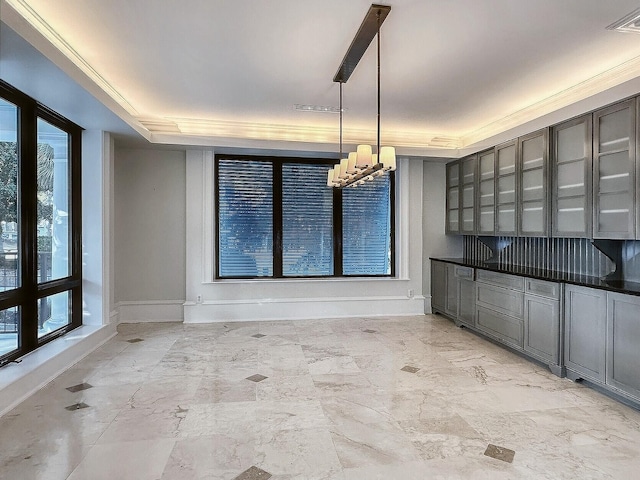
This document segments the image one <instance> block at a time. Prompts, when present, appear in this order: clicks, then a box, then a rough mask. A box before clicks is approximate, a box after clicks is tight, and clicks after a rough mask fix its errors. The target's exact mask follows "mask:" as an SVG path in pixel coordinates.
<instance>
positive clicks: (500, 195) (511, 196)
mask: <svg viewBox="0 0 640 480" xmlns="http://www.w3.org/2000/svg"><path fill="white" fill-rule="evenodd" d="M496 156H497V173H496V233H497V234H499V235H515V234H516V225H517V221H516V220H517V208H516V207H517V195H516V143H515V141H511V142H508V143H504V144H502V145H500V146H498V147H496Z"/></svg>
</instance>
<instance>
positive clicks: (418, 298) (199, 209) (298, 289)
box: [184, 150, 424, 322]
mask: <svg viewBox="0 0 640 480" xmlns="http://www.w3.org/2000/svg"><path fill="white" fill-rule="evenodd" d="M213 157H214V153H213V151H196V150H190V151H187V157H186V221H187V224H186V259H187V260H186V295H187V302H186V303H185V308H184V318H185V322H218V321H230V320H267V319H301V318H328V317H349V316H373V315H403V314H405V315H415V314H422V313H424V298H423V297H422V295H421V292H422V266H421V261H419V260H418V259H420V260H421V259H422V183H423V180H422V179H423V175H422V162H421V161H415V160H414V161H408V160H405V161H401V162H399V167H398V171H397V172H396V174H397V177H396V178H397V182H396V185H397V192H396V195H397V202H396V208H397V219H396V220H397V225H396V253H397V257H398V258H397V260H396V269H397V274H398V275H397V276H398V278H394V279H388V278H378V279H318V280H310V279H287V280H284V279H283V280H270V279H258V280H248V281H247V280H242V281H239V280H216V281H214V280H213V263H214V256H213V255H214V233H215V232H214V227H215V225H214V208H213Z"/></svg>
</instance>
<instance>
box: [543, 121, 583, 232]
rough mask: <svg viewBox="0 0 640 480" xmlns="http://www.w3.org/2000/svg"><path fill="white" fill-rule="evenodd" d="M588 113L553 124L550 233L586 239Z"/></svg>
mask: <svg viewBox="0 0 640 480" xmlns="http://www.w3.org/2000/svg"><path fill="white" fill-rule="evenodd" d="M592 125H593V123H592V116H591V114H589V115H585V116H584V117H580V118H576V119H574V120H570V121H568V122H564V123H561V124H560V125H556V126H555V127H553V132H552V136H553V156H552V158H553V161H552V165H551V178H552V194H551V201H552V217H553V218H552V221H551V223H552V236H554V237H573V238H590V237H591V235H592V229H591V218H592V211H593V202H592V199H591V191H592V176H593V169H592V167H593V156H592V143H591V138H592Z"/></svg>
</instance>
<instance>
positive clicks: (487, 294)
mask: <svg viewBox="0 0 640 480" xmlns="http://www.w3.org/2000/svg"><path fill="white" fill-rule="evenodd" d="M476 287H477V288H476V303H477V304H479V305H482V306H484V307H486V308H490V309H491V310H495V311H497V312H500V313H504V314H505V315H511V316H513V317H517V318H520V319H521V318H522V317H523V314H524V293H522V292H516V291H514V290H510V289H508V288H503V287H494V286H493V285H485V284H482V283H476Z"/></svg>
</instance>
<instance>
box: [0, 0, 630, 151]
mask: <svg viewBox="0 0 640 480" xmlns="http://www.w3.org/2000/svg"><path fill="white" fill-rule="evenodd" d="M0 1H1V2H2V3H3V4H6V5H8V6H9V7H11V9H13V10H14V11H15V13H16V14H17V15H19V16H20V17H22V18H23V19H24V21H26V22H27V23H28V24H29V25H30V26H31V27H32V28H33V29H34V30H35V31H37V32H38V33H39V34H41V35H42V36H43V38H44V39H45V40H46V41H47V42H49V43H50V44H51V45H52V46H53V47H54V48H55V49H56V50H57V51H58V52H60V53H61V54H62V55H63V56H64V57H65V58H66V59H67V60H68V61H70V62H71V63H72V64H73V65H75V66H76V67H77V68H78V69H79V70H80V71H81V72H82V73H83V74H84V75H86V76H87V78H88V79H89V80H90V81H91V82H93V84H94V85H95V86H97V88H98V89H99V90H100V91H102V92H104V93H105V94H106V95H107V96H108V98H110V99H111V100H112V101H114V102H116V104H117V105H119V106H120V107H121V108H122V109H123V110H124V112H122V111H120V112H115V113H116V114H118V115H119V116H120V117H121V118H122V119H123V120H124V121H125V122H127V123H128V124H129V125H131V126H132V127H134V128H135V129H136V130H138V131H140V130H144V131H146V135H145V137H147V139H148V140H149V141H150V142H152V143H175V144H197V145H199V144H207V143H208V144H210V143H211V142H212V141H214V140H215V141H220V140H222V141H223V142H226V143H230V142H231V143H234V142H235V141H238V140H245V141H248V142H252V141H260V142H290V143H299V144H329V145H335V144H337V143H338V131H337V129H336V128H333V127H318V126H304V125H299V124H296V125H278V124H272V123H251V122H235V121H224V120H207V119H197V118H165V117H161V116H158V117H142V116H140V115H139V113H138V111H137V109H136V108H135V106H133V105H132V104H131V103H130V102H129V101H128V100H127V99H126V98H125V97H124V95H122V94H121V93H120V92H119V91H118V90H117V89H116V88H115V87H114V86H113V85H111V84H110V83H109V82H108V81H107V80H106V79H105V78H104V77H103V76H102V75H101V74H100V73H99V72H97V71H96V70H95V69H94V68H93V67H92V66H91V65H90V64H89V63H88V62H87V61H86V60H85V59H84V58H83V57H82V56H81V55H80V54H79V53H78V52H77V51H76V50H75V49H74V48H73V47H72V46H71V45H70V44H69V43H68V42H67V41H66V40H65V39H64V38H63V37H62V36H61V35H60V34H59V33H58V32H57V31H56V30H54V29H53V28H52V27H51V25H49V24H48V23H47V22H46V21H45V20H44V19H43V18H42V17H41V16H40V15H39V14H38V13H37V12H36V11H35V10H34V9H33V8H32V7H31V6H30V5H29V4H28V2H27V1H26V0H0ZM638 76H640V57H636V58H633V59H631V60H629V61H627V62H625V63H623V64H621V65H618V66H616V67H613V68H611V69H609V70H607V71H605V72H602V73H600V74H598V75H595V76H593V77H591V78H589V79H587V80H585V81H583V82H581V83H579V84H577V85H574V86H572V87H569V88H567V89H565V90H563V91H561V92H558V93H556V94H554V95H551V96H549V97H547V98H545V99H543V100H540V101H539V102H536V103H534V104H532V105H529V106H527V107H525V108H522V109H520V110H518V111H516V112H513V113H511V114H509V115H506V116H504V117H502V118H500V119H498V120H495V121H493V122H491V123H488V124H486V125H484V126H480V127H478V128H476V129H474V130H471V131H469V132H466V133H463V134H462V135H450V134H443V133H428V132H415V131H413V132H406V131H401V132H400V131H388V130H385V131H384V132H383V134H384V139H383V143H385V144H391V145H395V146H396V148H399V149H401V150H402V149H404V150H406V151H407V152H412V153H417V154H419V153H420V152H426V151H430V152H434V151H435V152H438V151H439V152H441V153H442V154H443V155H446V154H452V155H453V154H454V153H455V152H457V151H459V150H460V149H463V148H467V147H470V146H473V145H474V144H477V143H479V142H482V141H483V140H486V139H489V138H491V137H493V136H496V135H499V134H501V133H503V132H507V131H509V130H511V129H514V128H516V127H518V126H520V125H523V124H525V123H527V122H530V121H532V120H535V119H537V118H540V117H542V116H544V115H547V114H549V113H551V112H554V111H558V110H560V109H562V108H565V107H568V106H569V105H571V104H573V103H576V102H578V101H581V100H585V99H587V98H588V97H590V96H593V95H595V94H598V93H601V92H603V91H605V90H607V89H609V88H612V87H615V86H618V85H620V84H622V83H624V82H626V81H629V80H631V79H633V78H636V77H638ZM125 112H126V113H127V114H128V115H129V116H130V117H129V118H124V116H123V114H124V113H125ZM343 134H344V143H345V144H357V143H362V142H369V143H374V141H375V140H374V139H375V132H374V131H373V130H364V129H344V130H343ZM207 140H208V141H207ZM423 154H424V153H423Z"/></svg>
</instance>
